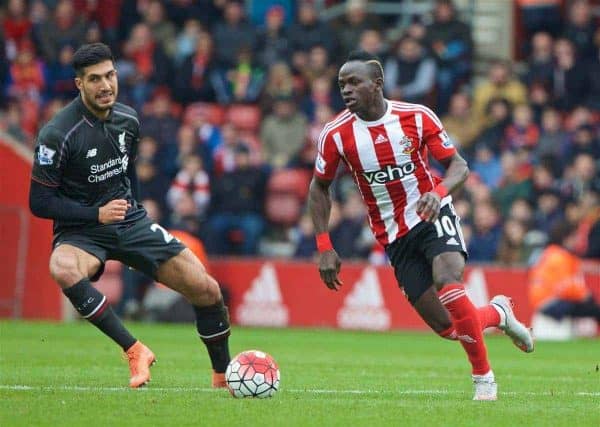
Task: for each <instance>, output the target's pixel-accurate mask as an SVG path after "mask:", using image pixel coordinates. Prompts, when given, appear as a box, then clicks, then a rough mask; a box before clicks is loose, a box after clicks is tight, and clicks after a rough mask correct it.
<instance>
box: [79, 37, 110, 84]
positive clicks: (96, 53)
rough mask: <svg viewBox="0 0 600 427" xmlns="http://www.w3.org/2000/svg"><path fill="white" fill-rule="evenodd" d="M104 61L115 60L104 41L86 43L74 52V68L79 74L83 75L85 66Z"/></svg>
mask: <svg viewBox="0 0 600 427" xmlns="http://www.w3.org/2000/svg"><path fill="white" fill-rule="evenodd" d="M103 61H113V62H114V61H115V58H113V55H112V52H111V51H110V48H109V47H108V46H107V45H105V44H104V43H91V44H84V45H83V46H81V47H80V48H79V49H77V51H76V52H75V53H74V54H73V69H74V70H75V73H76V74H77V76H79V77H81V76H82V75H83V70H84V68H85V67H89V66H90V65H95V64H99V63H100V62H103Z"/></svg>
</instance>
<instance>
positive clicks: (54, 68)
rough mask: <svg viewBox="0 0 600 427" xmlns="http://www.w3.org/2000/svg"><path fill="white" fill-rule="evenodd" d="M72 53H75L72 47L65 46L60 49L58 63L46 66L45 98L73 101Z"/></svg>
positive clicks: (74, 89)
mask: <svg viewBox="0 0 600 427" xmlns="http://www.w3.org/2000/svg"><path fill="white" fill-rule="evenodd" d="M73 53H75V50H74V49H73V46H71V45H65V46H63V47H61V49H60V52H59V54H58V61H57V62H53V63H50V64H48V67H47V75H48V79H47V81H48V84H47V87H46V96H47V97H48V98H49V99H52V98H61V99H73V97H74V96H76V95H77V88H76V87H75V83H74V78H75V73H73V67H71V62H72V60H73Z"/></svg>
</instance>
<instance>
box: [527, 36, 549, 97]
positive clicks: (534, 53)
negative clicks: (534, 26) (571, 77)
mask: <svg viewBox="0 0 600 427" xmlns="http://www.w3.org/2000/svg"><path fill="white" fill-rule="evenodd" d="M553 44H554V40H553V39H552V36H551V35H550V34H549V33H547V32H543V31H541V32H539V33H535V34H534V35H533V37H532V39H531V45H532V48H531V55H530V56H529V59H528V60H527V73H526V74H525V83H526V84H527V85H528V86H530V85H532V84H534V83H537V84H542V85H544V86H546V87H551V86H552V79H553V74H554V54H553V51H554V50H553Z"/></svg>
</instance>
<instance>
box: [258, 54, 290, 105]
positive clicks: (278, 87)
mask: <svg viewBox="0 0 600 427" xmlns="http://www.w3.org/2000/svg"><path fill="white" fill-rule="evenodd" d="M282 96H283V97H293V96H294V77H293V76H292V72H291V70H290V67H289V66H288V65H287V64H286V63H285V62H276V63H273V64H272V65H271V66H270V67H269V72H268V75H267V80H266V83H265V87H264V89H263V91H262V95H261V98H260V106H261V109H262V112H263V114H269V113H271V112H272V111H273V102H274V101H275V99H277V98H280V97H282Z"/></svg>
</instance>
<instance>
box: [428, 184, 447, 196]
mask: <svg viewBox="0 0 600 427" xmlns="http://www.w3.org/2000/svg"><path fill="white" fill-rule="evenodd" d="M432 191H433V192H434V193H436V194H437V195H438V196H440V199H443V198H444V197H446V196H447V195H448V189H447V188H446V187H445V186H444V184H442V183H439V184H438V185H436V186H435V187H433V190H432Z"/></svg>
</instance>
